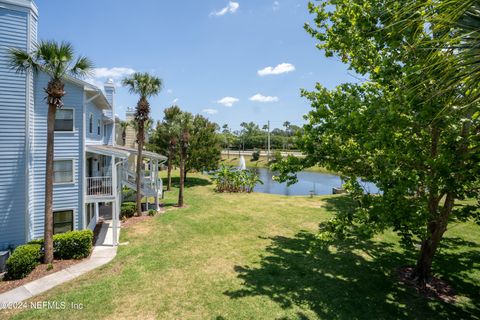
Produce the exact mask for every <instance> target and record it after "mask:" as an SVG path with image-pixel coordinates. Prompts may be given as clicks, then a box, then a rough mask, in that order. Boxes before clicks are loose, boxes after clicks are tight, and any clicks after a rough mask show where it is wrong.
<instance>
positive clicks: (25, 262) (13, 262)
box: [5, 244, 42, 280]
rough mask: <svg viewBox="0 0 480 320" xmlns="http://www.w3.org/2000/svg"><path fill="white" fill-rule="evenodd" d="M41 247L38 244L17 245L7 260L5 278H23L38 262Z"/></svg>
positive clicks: (40, 255)
mask: <svg viewBox="0 0 480 320" xmlns="http://www.w3.org/2000/svg"><path fill="white" fill-rule="evenodd" d="M41 257H42V247H41V245H39V244H25V245H23V246H18V247H17V248H16V249H15V250H14V251H13V253H12V255H11V256H10V257H9V258H8V260H7V274H6V277H5V278H6V279H7V280H14V279H22V278H25V277H26V276H27V275H28V274H29V273H30V272H32V271H33V269H35V267H36V266H37V265H39V264H40V259H41Z"/></svg>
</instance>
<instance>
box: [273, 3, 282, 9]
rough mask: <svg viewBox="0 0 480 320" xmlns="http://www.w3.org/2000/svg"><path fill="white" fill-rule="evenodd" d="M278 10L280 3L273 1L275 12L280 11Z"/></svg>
mask: <svg viewBox="0 0 480 320" xmlns="http://www.w3.org/2000/svg"><path fill="white" fill-rule="evenodd" d="M278 10H280V2H278V1H273V11H278Z"/></svg>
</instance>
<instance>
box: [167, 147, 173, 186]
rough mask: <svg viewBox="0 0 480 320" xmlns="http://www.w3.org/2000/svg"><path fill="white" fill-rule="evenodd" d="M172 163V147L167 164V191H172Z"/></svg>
mask: <svg viewBox="0 0 480 320" xmlns="http://www.w3.org/2000/svg"><path fill="white" fill-rule="evenodd" d="M172 162H173V149H172V148H171V147H170V148H169V150H168V163H167V191H170V190H172Z"/></svg>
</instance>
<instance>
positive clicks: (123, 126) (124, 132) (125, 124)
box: [120, 121, 130, 145]
mask: <svg viewBox="0 0 480 320" xmlns="http://www.w3.org/2000/svg"><path fill="white" fill-rule="evenodd" d="M129 125H130V123H129V122H128V121H122V122H120V128H121V130H122V143H123V145H125V143H126V140H127V128H128V126H129Z"/></svg>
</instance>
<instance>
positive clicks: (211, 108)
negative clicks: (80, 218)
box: [36, 0, 355, 129]
mask: <svg viewBox="0 0 480 320" xmlns="http://www.w3.org/2000/svg"><path fill="white" fill-rule="evenodd" d="M36 3H37V5H38V7H39V12H40V21H39V37H40V39H45V40H46V39H55V40H59V41H60V40H68V41H70V42H71V43H72V44H73V45H74V47H75V49H76V51H77V53H80V54H82V55H86V56H88V57H89V58H90V59H92V60H93V62H94V64H95V67H96V68H98V69H97V70H96V72H95V74H96V77H95V78H94V79H91V80H90V81H94V82H95V83H103V82H104V81H105V80H106V79H107V78H108V77H112V78H114V80H115V81H116V82H117V83H118V82H119V81H120V80H121V78H122V77H123V76H125V75H127V74H128V73H129V72H133V70H135V71H142V72H144V71H147V72H151V73H153V74H155V75H157V76H159V77H161V78H162V79H163V81H164V88H163V91H162V92H161V93H160V95H159V96H158V97H156V98H153V99H151V106H152V117H153V118H155V119H160V118H161V117H162V114H163V109H164V108H166V107H168V106H170V105H171V104H172V103H174V102H176V104H178V105H179V106H180V107H181V108H182V109H184V110H188V111H190V112H193V113H202V114H204V115H206V116H208V117H209V118H210V119H211V120H213V121H215V122H217V123H219V124H220V125H222V124H224V123H228V124H229V125H230V126H231V127H232V128H234V129H238V128H239V124H240V122H242V121H255V122H257V123H259V124H260V125H263V124H264V123H266V122H267V120H270V121H271V122H272V127H280V126H281V125H282V123H283V122H284V121H286V120H288V121H290V122H292V123H295V124H301V123H303V120H302V115H303V114H305V113H307V112H308V110H309V108H310V107H309V104H308V102H307V101H306V100H305V99H303V98H301V97H300V88H305V89H312V88H313V87H314V85H315V83H316V82H320V83H322V84H323V85H324V86H327V87H329V88H331V87H333V86H335V85H337V84H339V83H341V82H347V81H349V82H352V81H355V79H354V78H353V77H352V76H350V75H349V72H348V71H347V69H346V67H345V66H344V65H342V64H341V63H340V62H339V61H338V60H337V59H335V58H329V59H327V58H325V57H324V56H323V53H322V52H320V51H319V50H318V49H316V48H315V41H314V40H313V39H312V38H311V37H310V36H309V35H308V34H307V33H306V32H305V31H304V29H303V24H304V23H305V22H307V21H311V19H312V17H311V16H310V15H309V14H308V11H307V3H308V2H307V1H304V0H278V1H270V0H235V1H228V0H226V1H225V0H202V1H196V0H188V1H159V0H137V1H126V0H118V1H113V0H111V1H107V0H95V1H94V0H83V1H65V0H36ZM232 98H233V99H232ZM137 99H138V98H137V97H136V96H133V95H130V94H129V93H128V92H127V90H126V89H125V88H121V87H119V88H117V96H116V113H117V114H119V115H120V117H122V118H123V117H124V115H125V110H126V107H133V106H134V105H135V104H136V102H137Z"/></svg>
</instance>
